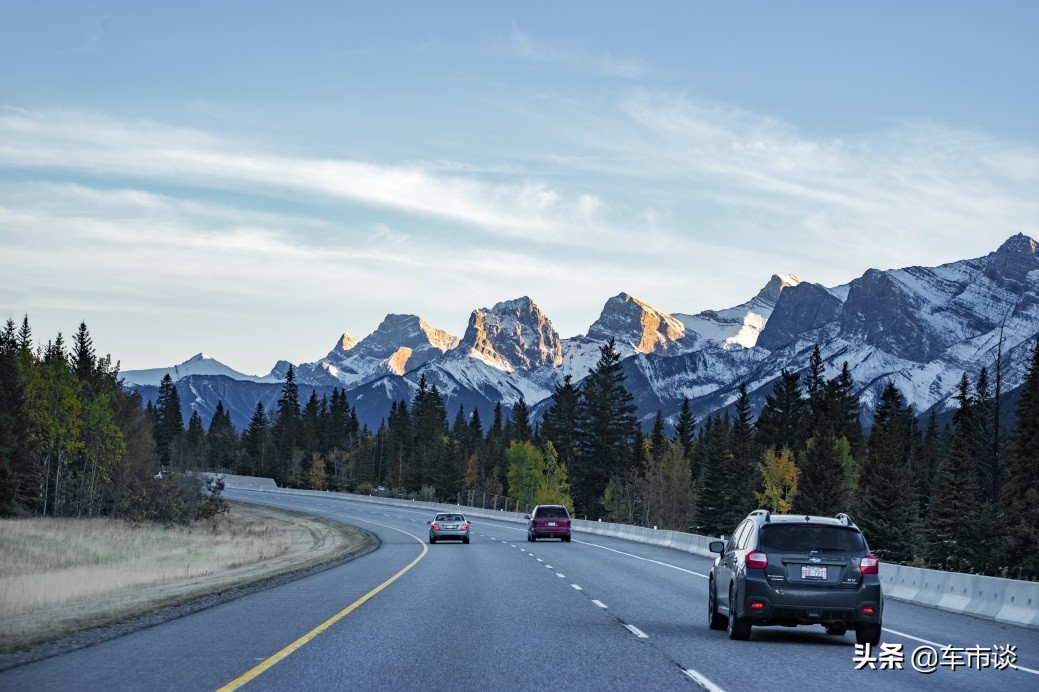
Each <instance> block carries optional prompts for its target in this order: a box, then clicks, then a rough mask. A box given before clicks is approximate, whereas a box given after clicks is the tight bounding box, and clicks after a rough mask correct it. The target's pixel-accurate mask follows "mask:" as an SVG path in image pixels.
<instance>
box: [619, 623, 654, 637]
mask: <svg viewBox="0 0 1039 692" xmlns="http://www.w3.org/2000/svg"><path fill="white" fill-rule="evenodd" d="M624 627H625V629H627V630H628V631H629V632H631V633H632V634H634V635H635V636H636V637H638V638H639V639H649V635H648V634H646V633H645V632H643V631H642V630H640V629H639V628H638V627H636V626H635V625H627V624H626V625H624Z"/></svg>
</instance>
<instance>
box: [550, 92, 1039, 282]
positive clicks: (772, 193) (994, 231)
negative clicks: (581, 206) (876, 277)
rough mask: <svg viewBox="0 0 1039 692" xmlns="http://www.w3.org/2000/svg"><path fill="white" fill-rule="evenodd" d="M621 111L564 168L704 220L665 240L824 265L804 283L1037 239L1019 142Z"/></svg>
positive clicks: (926, 127)
mask: <svg viewBox="0 0 1039 692" xmlns="http://www.w3.org/2000/svg"><path fill="white" fill-rule="evenodd" d="M620 112H621V113H622V114H623V117H621V116H615V117H612V118H609V117H607V118H602V117H590V118H589V121H588V122H587V123H583V125H584V127H583V130H584V132H583V133H582V132H575V135H574V136H575V139H576V140H577V141H580V142H582V143H583V144H584V145H585V149H586V150H587V151H588V152H589V156H588V157H587V158H581V157H580V156H574V157H572V158H570V159H566V160H565V161H562V163H565V165H567V166H568V167H570V168H572V169H577V170H584V171H585V172H586V174H596V175H600V176H602V177H604V178H610V177H621V178H625V179H628V180H629V181H632V185H633V186H636V185H644V186H645V187H646V193H645V199H646V200H647V203H651V204H653V205H656V207H657V209H658V210H662V211H670V212H671V213H672V214H679V215H684V216H686V217H687V218H692V217H693V215H694V214H698V212H699V214H698V218H697V220H696V222H695V224H692V225H691V224H690V223H689V221H688V220H683V219H681V218H680V217H679V218H672V219H671V228H670V229H661V230H662V231H663V232H664V234H665V236H664V238H665V240H664V242H665V243H666V242H673V243H678V244H682V243H683V240H682V238H683V237H685V238H686V239H687V240H686V241H685V242H687V243H691V244H701V245H702V244H703V243H704V242H705V241H706V242H710V237H711V236H712V235H714V237H717V238H724V240H723V241H721V242H722V243H724V244H729V245H731V244H733V243H736V244H739V243H743V244H745V246H746V250H747V252H748V254H750V253H753V252H755V248H757V250H765V251H767V252H769V253H770V254H772V256H774V257H777V258H783V257H784V256H787V257H789V258H790V259H793V260H797V256H798V254H800V255H801V256H802V257H804V258H810V259H808V261H805V260H802V261H800V264H801V265H802V267H803V269H802V268H800V267H797V266H789V267H787V268H788V269H789V270H791V271H803V270H804V269H813V270H821V271H822V273H823V274H824V276H820V277H812V278H814V280H823V281H825V280H828V279H830V278H833V277H834V276H836V275H837V274H841V273H843V275H844V276H846V277H847V278H851V277H852V276H855V275H857V274H858V273H861V271H862V270H863V269H865V267H866V266H882V267H894V266H904V265H905V264H906V263H907V262H909V263H927V262H930V261H935V262H937V261H948V260H953V259H959V258H962V257H964V256H967V255H966V254H965V253H969V252H979V251H984V252H987V251H989V250H991V249H993V248H994V247H995V244H998V243H999V242H1001V241H1002V240H1004V239H1005V238H1006V237H1008V236H1009V235H1011V234H1013V233H1016V232H1019V231H1023V232H1026V233H1031V234H1033V235H1034V234H1035V233H1036V229H1037V222H1036V219H1039V197H1036V195H1035V194H1034V192H1035V190H1036V189H1039V150H1037V149H1036V148H1034V147H1032V146H1029V145H1026V144H1020V143H1016V142H1004V141H1000V140H998V139H996V138H993V137H991V136H989V135H986V134H984V133H979V132H971V131H964V130H956V129H953V128H949V127H947V126H941V125H938V124H935V123H930V122H900V123H892V124H891V125H890V126H889V127H887V128H884V129H880V130H876V131H873V132H865V133H859V134H856V135H854V136H846V137H832V138H821V137H811V136H807V135H805V134H802V133H800V132H799V131H798V130H797V129H796V128H795V127H793V126H792V125H789V124H786V123H783V122H781V121H778V120H776V119H774V118H770V117H768V116H765V115H761V114H756V113H753V112H749V111H746V110H741V109H738V108H734V107H728V106H722V105H709V104H704V103H702V102H698V101H697V100H695V99H691V98H688V97H684V96H678V95H674V94H661V93H651V92H646V91H639V92H637V93H635V94H633V95H631V96H630V97H628V98H626V99H623V100H622V101H621V102H620ZM636 181H643V182H636ZM657 209H654V210H653V211H650V212H649V213H650V214H651V215H652V214H654V213H656V211H657ZM683 210H685V211H684V213H683ZM703 212H706V213H703ZM682 227H685V228H686V229H687V230H685V231H683V230H681V229H682ZM668 230H670V231H671V232H670V233H668ZM864 265H865V266H864Z"/></svg>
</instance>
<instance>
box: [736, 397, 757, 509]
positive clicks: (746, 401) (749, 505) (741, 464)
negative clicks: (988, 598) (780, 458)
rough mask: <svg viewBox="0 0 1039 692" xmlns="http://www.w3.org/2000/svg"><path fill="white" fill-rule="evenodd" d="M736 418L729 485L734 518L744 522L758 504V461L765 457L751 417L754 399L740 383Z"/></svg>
mask: <svg viewBox="0 0 1039 692" xmlns="http://www.w3.org/2000/svg"><path fill="white" fill-rule="evenodd" d="M735 408H736V419H735V420H734V421H733V423H732V429H731V430H730V432H729V451H730V452H731V454H732V461H733V474H734V475H733V477H732V482H731V484H730V486H729V496H728V502H729V505H730V507H731V508H732V511H731V513H730V515H729V518H730V519H742V518H743V517H744V516H746V515H747V514H748V513H749V512H750V511H751V510H753V509H754V507H755V505H756V500H755V498H754V491H755V489H756V488H757V480H758V469H757V465H758V460H759V459H760V457H761V454H760V452H759V451H758V445H757V441H756V440H755V439H754V422H753V421H752V420H751V414H750V396H749V395H748V394H747V386H746V385H745V384H743V383H740V386H739V390H738V395H737V397H736V407H735Z"/></svg>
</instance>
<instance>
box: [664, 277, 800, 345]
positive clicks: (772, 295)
mask: <svg viewBox="0 0 1039 692" xmlns="http://www.w3.org/2000/svg"><path fill="white" fill-rule="evenodd" d="M800 282H801V281H800V279H798V278H797V277H796V276H794V275H792V274H783V275H780V274H773V275H772V278H771V279H770V280H769V282H768V283H767V284H765V287H764V288H762V289H761V290H760V291H758V294H757V295H756V296H754V297H753V298H751V299H750V300H748V301H747V302H746V303H743V304H742V305H737V306H736V307H734V308H729V309H727V310H705V311H704V312H701V313H698V314H696V315H683V314H681V313H677V314H675V319H677V320H679V321H680V322H681V323H682V325H683V326H684V327H685V329H686V331H687V333H690V334H693V335H695V336H696V341H697V342H698V343H700V344H702V345H705V346H707V345H710V346H720V347H722V348H752V347H753V346H755V345H756V344H757V342H758V336H759V335H760V334H761V330H762V329H764V328H765V323H766V322H768V318H769V317H770V316H771V315H772V311H773V310H774V309H775V307H776V301H777V300H779V294H780V293H781V292H782V291H783V289H785V288H790V287H791V286H797V285H798V284H799V283H800Z"/></svg>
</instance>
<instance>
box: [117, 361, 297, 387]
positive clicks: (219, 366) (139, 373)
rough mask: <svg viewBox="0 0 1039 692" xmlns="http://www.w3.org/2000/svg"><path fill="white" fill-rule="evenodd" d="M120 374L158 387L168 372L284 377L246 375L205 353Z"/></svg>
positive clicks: (269, 377) (268, 378)
mask: <svg viewBox="0 0 1039 692" xmlns="http://www.w3.org/2000/svg"><path fill="white" fill-rule="evenodd" d="M119 374H120V376H121V377H122V378H123V379H124V380H125V381H126V384H128V385H138V386H140V385H153V386H156V387H157V386H158V385H159V383H160V382H162V378H163V377H165V376H166V375H167V374H169V376H170V377H171V378H172V379H173V380H174V381H176V380H180V379H182V378H185V377H189V376H192V375H223V376H225V377H230V378H231V379H233V380H241V381H245V382H278V381H279V380H281V379H284V378H283V377H282V378H279V377H278V376H277V375H276V373H273V372H272V373H271V374H270V375H267V376H265V377H258V376H256V375H246V374H243V373H240V372H238V371H237V370H235V369H233V368H231V367H228V366H227V365H224V364H223V363H221V362H220V361H218V360H216V359H214V358H212V357H210V356H207V355H206V354H205V353H199V354H197V355H194V356H192V357H191V358H188V359H187V360H186V361H184V362H183V363H181V364H180V365H171V366H169V367H168V368H149V369H147V370H124V371H122V372H120V373H119Z"/></svg>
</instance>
